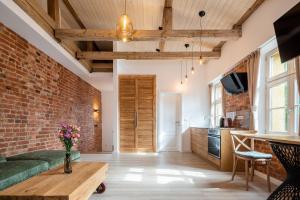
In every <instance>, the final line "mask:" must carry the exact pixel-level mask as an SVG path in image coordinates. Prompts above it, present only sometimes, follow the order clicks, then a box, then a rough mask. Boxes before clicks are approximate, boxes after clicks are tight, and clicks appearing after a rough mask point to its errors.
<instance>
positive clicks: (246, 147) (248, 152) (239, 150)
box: [231, 134, 272, 192]
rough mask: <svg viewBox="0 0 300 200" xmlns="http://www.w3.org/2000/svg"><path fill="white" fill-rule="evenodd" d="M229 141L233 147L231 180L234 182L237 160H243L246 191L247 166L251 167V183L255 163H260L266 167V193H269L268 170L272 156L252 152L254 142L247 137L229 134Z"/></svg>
mask: <svg viewBox="0 0 300 200" xmlns="http://www.w3.org/2000/svg"><path fill="white" fill-rule="evenodd" d="M231 140H232V147H233V172H232V178H231V180H232V181H233V180H234V176H235V174H236V168H237V163H238V160H244V161H245V176H246V190H247V191H248V182H249V181H248V180H249V178H248V174H249V164H250V167H251V181H253V177H254V169H255V165H256V162H260V163H261V164H262V165H265V166H266V172H267V184H268V191H269V192H271V183H270V171H269V168H270V162H271V159H272V154H267V153H262V152H258V151H254V141H253V139H251V138H249V137H245V136H239V135H234V134H231Z"/></svg>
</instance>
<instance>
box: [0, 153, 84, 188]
mask: <svg viewBox="0 0 300 200" xmlns="http://www.w3.org/2000/svg"><path fill="white" fill-rule="evenodd" d="M64 158H65V151H62V150H46V151H36V152H30V153H24V154H19V155H16V156H11V157H8V158H4V157H0V190H3V189H5V188H7V187H9V186H12V185H14V184H16V183H19V182H22V181H24V180H26V179H28V178H30V177H32V176H35V175H37V174H39V173H41V172H45V171H47V170H49V169H52V168H54V167H57V166H59V165H61V164H63V162H64ZM79 158H80V153H79V151H72V153H71V159H72V160H76V159H79Z"/></svg>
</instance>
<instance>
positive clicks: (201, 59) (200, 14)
mask: <svg viewBox="0 0 300 200" xmlns="http://www.w3.org/2000/svg"><path fill="white" fill-rule="evenodd" d="M199 16H200V33H201V34H200V58H199V64H200V65H202V64H203V63H204V60H203V57H202V31H203V29H202V17H204V16H205V11H204V10H201V11H200V12H199Z"/></svg>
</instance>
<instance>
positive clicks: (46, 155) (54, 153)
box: [7, 150, 80, 169]
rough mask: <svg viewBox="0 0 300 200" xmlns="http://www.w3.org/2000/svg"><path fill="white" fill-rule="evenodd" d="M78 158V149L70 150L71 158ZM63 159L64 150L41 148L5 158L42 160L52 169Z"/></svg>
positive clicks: (9, 159) (61, 162)
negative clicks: (40, 149) (41, 149)
mask: <svg viewBox="0 0 300 200" xmlns="http://www.w3.org/2000/svg"><path fill="white" fill-rule="evenodd" d="M78 158H80V152H79V151H72V152H71V159H72V160H76V159H78ZM64 159H65V151H63V150H43V151H35V152H30V153H24V154H19V155H16V156H12V157H8V158H7V160H8V161H11V160H43V161H46V162H48V163H49V168H50V169H52V168H54V167H57V166H59V165H61V164H63V162H64Z"/></svg>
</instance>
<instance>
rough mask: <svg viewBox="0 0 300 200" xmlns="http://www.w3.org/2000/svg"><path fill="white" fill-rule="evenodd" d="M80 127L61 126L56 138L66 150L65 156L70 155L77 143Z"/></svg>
mask: <svg viewBox="0 0 300 200" xmlns="http://www.w3.org/2000/svg"><path fill="white" fill-rule="evenodd" d="M79 131H80V127H78V126H75V125H68V124H64V123H63V124H61V128H60V129H59V130H58V132H57V136H58V138H59V139H60V141H61V142H62V143H63V145H64V146H65V148H66V154H71V148H72V147H73V146H74V145H75V144H76V143H78V141H79V138H80V134H79Z"/></svg>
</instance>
